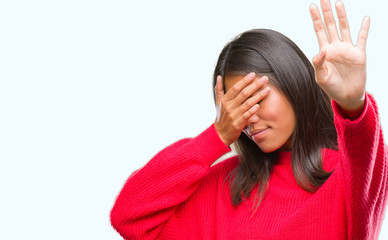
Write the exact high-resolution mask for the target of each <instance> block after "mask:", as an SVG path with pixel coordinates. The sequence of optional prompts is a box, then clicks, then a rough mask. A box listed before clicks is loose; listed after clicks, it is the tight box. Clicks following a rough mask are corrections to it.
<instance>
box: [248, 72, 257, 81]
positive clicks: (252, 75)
mask: <svg viewBox="0 0 388 240" xmlns="http://www.w3.org/2000/svg"><path fill="white" fill-rule="evenodd" d="M255 76H256V73H254V72H251V73H249V74H248V79H252V78H255Z"/></svg>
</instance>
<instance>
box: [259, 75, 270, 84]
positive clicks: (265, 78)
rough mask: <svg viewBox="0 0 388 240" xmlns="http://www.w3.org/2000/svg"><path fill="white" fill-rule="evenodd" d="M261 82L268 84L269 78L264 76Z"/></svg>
mask: <svg viewBox="0 0 388 240" xmlns="http://www.w3.org/2000/svg"><path fill="white" fill-rule="evenodd" d="M260 82H261V83H266V82H268V77H266V76H264V77H262V78H260Z"/></svg>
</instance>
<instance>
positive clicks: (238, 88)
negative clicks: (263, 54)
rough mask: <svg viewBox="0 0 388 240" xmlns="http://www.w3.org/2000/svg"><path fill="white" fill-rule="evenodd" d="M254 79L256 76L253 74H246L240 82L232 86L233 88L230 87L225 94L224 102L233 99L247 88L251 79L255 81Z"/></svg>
mask: <svg viewBox="0 0 388 240" xmlns="http://www.w3.org/2000/svg"><path fill="white" fill-rule="evenodd" d="M255 77H256V74H255V73H254V72H251V73H249V74H247V75H246V76H245V77H244V78H243V79H241V81H238V82H237V83H236V84H234V85H233V87H231V88H230V89H229V91H228V92H227V93H226V94H225V97H224V99H225V101H229V100H231V99H234V98H235V97H236V96H237V95H238V94H239V93H240V92H241V90H242V89H244V88H245V87H246V86H248V85H249V84H250V83H251V82H252V81H253V79H255Z"/></svg>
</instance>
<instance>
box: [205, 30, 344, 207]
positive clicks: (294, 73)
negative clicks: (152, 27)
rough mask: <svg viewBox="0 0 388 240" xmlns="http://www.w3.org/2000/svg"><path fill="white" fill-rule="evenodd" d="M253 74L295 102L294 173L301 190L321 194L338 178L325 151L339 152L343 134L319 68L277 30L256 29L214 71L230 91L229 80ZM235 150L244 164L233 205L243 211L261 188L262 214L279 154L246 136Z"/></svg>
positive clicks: (234, 177) (234, 180) (235, 175)
mask: <svg viewBox="0 0 388 240" xmlns="http://www.w3.org/2000/svg"><path fill="white" fill-rule="evenodd" d="M249 72H255V73H256V74H258V75H267V76H268V77H269V79H270V83H271V84H272V85H273V86H275V87H276V88H277V89H278V90H280V92H282V93H283V94H284V96H285V97H286V98H287V100H288V101H289V102H290V104H291V106H292V108H293V110H294V113H295V117H296V123H295V128H294V132H293V133H292V137H291V141H292V143H291V159H292V160H291V164H292V171H293V174H294V176H295V179H296V181H297V183H298V184H299V186H301V187H302V188H303V189H305V190H306V191H309V192H315V191H316V190H317V189H318V188H319V187H320V186H322V184H324V183H325V182H326V180H327V179H328V178H329V177H330V175H331V174H332V172H326V171H325V170H324V169H323V165H322V152H321V149H322V148H331V149H335V148H336V147H337V133H336V130H335V127H334V120H333V111H332V108H331V102H330V99H329V97H328V96H327V95H326V94H325V93H324V92H323V90H322V89H321V88H320V87H319V86H318V84H317V83H316V82H315V74H314V69H313V66H312V65H311V63H310V61H309V60H308V59H307V57H306V56H305V55H304V54H303V52H302V51H301V50H300V49H299V48H298V46H296V44H295V43H294V42H292V41H291V40H290V39H289V38H287V37H286V36H284V35H282V34H281V33H278V32H276V31H273V30H268V29H253V30H250V31H246V32H244V33H242V34H240V35H238V36H237V37H236V38H234V39H233V40H232V41H230V42H229V43H228V44H227V45H226V46H225V47H224V48H223V50H222V51H221V53H220V56H219V58H218V61H217V64H216V67H215V70H214V76H213V89H214V87H215V84H216V78H217V75H221V76H222V77H223V81H224V82H223V85H224V86H225V78H226V76H227V75H229V74H230V75H232V74H234V75H235V74H239V75H243V74H247V73H249ZM224 91H225V89H224ZM214 98H215V96H214ZM235 147H236V151H237V153H238V156H239V161H240V164H239V165H238V166H237V167H236V168H235V169H234V170H233V171H232V172H231V173H230V174H229V175H228V176H227V178H229V183H230V186H231V193H230V194H231V198H232V203H233V205H235V206H236V205H239V204H240V203H241V202H242V201H243V199H244V198H248V197H249V196H250V194H251V191H252V189H253V188H254V187H255V186H256V185H257V184H258V185H259V188H258V191H257V193H256V196H255V199H254V203H256V204H255V206H254V207H255V209H256V210H257V208H258V206H259V205H260V203H261V201H262V200H263V198H264V196H265V192H266V190H267V187H268V186H267V183H268V180H269V177H270V173H271V171H272V169H273V166H274V165H275V164H276V161H277V158H278V152H277V151H275V152H272V153H264V152H263V151H261V149H260V148H259V147H258V146H257V145H256V143H255V142H253V141H252V140H251V139H249V138H248V137H247V136H246V135H245V134H241V135H240V137H239V138H238V140H237V141H236V142H235ZM225 180H226V179H225Z"/></svg>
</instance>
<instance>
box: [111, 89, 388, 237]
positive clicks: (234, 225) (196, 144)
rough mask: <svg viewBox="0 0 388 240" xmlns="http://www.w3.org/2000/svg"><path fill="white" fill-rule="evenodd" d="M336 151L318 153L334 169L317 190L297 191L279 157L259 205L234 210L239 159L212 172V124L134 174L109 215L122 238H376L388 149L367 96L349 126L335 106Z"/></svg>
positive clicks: (218, 147) (217, 150) (286, 161)
mask: <svg viewBox="0 0 388 240" xmlns="http://www.w3.org/2000/svg"><path fill="white" fill-rule="evenodd" d="M332 105H333V109H334V114H335V116H334V120H335V126H336V128H337V133H338V144H339V146H338V148H339V150H338V151H335V150H329V149H323V150H322V154H323V156H324V160H323V167H324V169H325V170H326V171H332V170H334V172H333V174H332V175H331V176H330V178H329V179H328V180H327V181H326V182H325V184H323V185H322V186H321V188H320V189H319V190H318V191H317V192H315V193H310V192H307V191H305V190H303V189H302V188H301V187H300V186H299V185H298V184H297V182H296V180H295V178H294V175H293V173H292V168H291V153H290V152H280V154H279V158H280V159H279V162H278V164H276V165H275V167H274V169H273V171H272V173H271V176H270V180H269V188H268V192H267V194H266V197H265V199H264V200H263V202H262V203H261V204H260V206H259V208H258V210H257V212H256V213H255V214H253V210H252V207H253V204H254V202H253V197H254V196H255V193H256V191H257V187H256V188H255V189H254V190H253V191H252V194H251V196H253V197H251V198H248V199H247V200H246V201H244V202H243V203H241V204H240V205H239V206H237V207H234V206H233V205H232V202H231V198H230V186H229V182H228V181H224V179H225V177H226V176H227V175H228V173H229V172H230V171H232V170H233V169H234V168H235V167H236V166H237V165H238V164H239V161H238V158H237V156H234V157H231V158H229V159H227V160H225V161H223V162H220V163H218V164H216V165H214V166H212V167H211V164H212V163H213V162H214V161H216V160H217V159H218V158H219V157H221V156H222V155H223V154H225V153H227V152H229V151H230V148H229V147H227V146H226V145H225V144H224V143H223V142H222V141H221V140H220V138H219V137H218V135H217V132H216V130H215V128H214V125H212V126H210V127H209V128H208V129H206V130H205V131H204V132H202V133H201V134H200V135H198V136H197V137H195V138H190V139H183V140H181V141H178V142H176V143H174V144H172V145H170V146H169V147H167V148H165V149H164V150H162V151H161V152H159V153H158V154H157V155H156V156H155V157H153V158H152V159H151V160H150V161H149V162H148V163H147V164H146V165H145V166H144V167H143V168H141V169H139V170H138V171H136V172H134V173H133V174H132V175H131V176H130V177H129V179H128V180H127V182H126V183H125V185H124V187H123V189H122V190H121V192H120V194H119V196H118V197H117V199H116V202H115V204H114V206H113V209H112V211H111V222H112V225H113V227H114V228H115V229H116V230H117V231H118V232H119V233H120V234H121V236H122V237H124V239H169V240H171V239H195V240H198V239H282V240H284V239H298V240H302V239H309V240H311V239H325V240H327V239H377V238H378V235H379V232H380V229H381V223H382V221H383V218H384V212H385V207H386V204H387V181H388V180H387V176H388V173H387V163H388V162H387V161H388V160H387V149H386V146H385V145H384V140H383V135H382V130H381V126H380V122H379V118H378V113H377V106H376V103H375V101H374V99H373V97H372V96H371V95H369V94H367V97H366V104H365V108H364V111H363V113H362V114H361V116H360V117H358V118H357V119H356V120H354V121H350V120H348V119H346V118H345V116H343V113H342V112H341V109H340V108H339V106H338V105H337V104H336V103H335V102H333V103H332Z"/></svg>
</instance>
